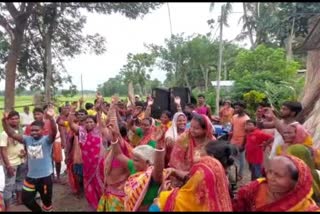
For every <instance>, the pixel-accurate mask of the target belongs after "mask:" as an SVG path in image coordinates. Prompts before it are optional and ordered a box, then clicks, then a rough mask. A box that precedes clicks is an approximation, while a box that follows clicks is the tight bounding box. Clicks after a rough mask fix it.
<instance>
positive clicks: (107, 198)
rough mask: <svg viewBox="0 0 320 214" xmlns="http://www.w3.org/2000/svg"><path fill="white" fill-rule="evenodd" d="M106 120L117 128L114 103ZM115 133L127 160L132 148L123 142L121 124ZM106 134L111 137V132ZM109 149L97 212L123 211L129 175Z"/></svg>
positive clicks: (125, 133) (123, 132)
mask: <svg viewBox="0 0 320 214" xmlns="http://www.w3.org/2000/svg"><path fill="white" fill-rule="evenodd" d="M108 118H110V124H111V125H113V126H114V127H118V122H117V118H116V111H115V105H114V103H111V106H110V110H109V113H108ZM116 131H117V132H118V133H120V139H119V146H120V150H121V152H122V154H123V155H124V156H125V157H127V158H131V157H132V147H131V145H130V144H129V143H128V142H127V141H126V140H125V137H126V136H127V129H126V127H125V126H124V125H123V124H120V126H119V127H118V130H116ZM108 134H109V135H111V132H109V133H108ZM109 139H110V140H111V139H112V136H109ZM111 148H112V147H111V145H109V147H108V149H107V154H106V157H105V162H104V184H105V190H104V193H103V195H102V197H101V199H100V201H99V205H98V209H97V211H100V212H108V211H111V212H114V211H124V197H125V193H124V184H125V182H126V181H127V179H128V177H129V175H130V174H129V170H128V168H127V166H126V165H124V164H122V163H121V161H120V160H119V159H117V157H115V156H114V152H113V151H112V150H111Z"/></svg>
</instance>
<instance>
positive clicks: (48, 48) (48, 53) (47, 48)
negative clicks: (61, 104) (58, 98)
mask: <svg viewBox="0 0 320 214" xmlns="http://www.w3.org/2000/svg"><path fill="white" fill-rule="evenodd" d="M44 40H45V41H44V42H45V52H46V54H45V56H46V70H47V73H46V76H45V101H46V103H49V102H50V101H51V84H52V52H51V35H50V33H49V32H48V33H47V34H46V35H45V39H44Z"/></svg>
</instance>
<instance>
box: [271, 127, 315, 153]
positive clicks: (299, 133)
mask: <svg viewBox="0 0 320 214" xmlns="http://www.w3.org/2000/svg"><path fill="white" fill-rule="evenodd" d="M282 137H283V141H284V143H283V144H281V145H278V146H277V148H276V154H277V155H279V154H285V153H286V151H287V148H288V147H289V146H290V145H293V144H302V145H305V146H307V147H309V148H311V146H312V138H311V137H310V135H309V134H308V133H307V131H306V130H305V129H304V128H303V127H302V125H301V124H299V123H292V124H290V125H288V126H287V127H286V128H285V129H284V131H283V133H282Z"/></svg>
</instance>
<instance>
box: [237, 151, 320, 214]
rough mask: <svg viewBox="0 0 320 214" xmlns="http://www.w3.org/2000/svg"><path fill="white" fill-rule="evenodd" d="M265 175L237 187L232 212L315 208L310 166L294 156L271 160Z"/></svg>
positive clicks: (313, 209) (282, 156)
mask: <svg viewBox="0 0 320 214" xmlns="http://www.w3.org/2000/svg"><path fill="white" fill-rule="evenodd" d="M266 174H267V176H266V178H260V179H257V180H255V181H252V182H250V183H249V184H247V185H246V186H244V187H242V188H240V189H239V191H238V193H237V196H236V198H235V199H234V200H233V209H234V211H242V212H243V211H247V212H250V211H256V212H259V211H260V212H261V211H278V212H286V211H316V210H319V207H318V206H317V205H316V203H315V202H314V200H313V199H312V197H311V196H312V193H313V190H312V174H311V173H310V169H309V167H308V166H307V165H306V164H305V163H304V162H303V161H302V160H300V159H298V158H296V157H293V156H285V155H281V156H276V157H274V158H273V159H271V160H270V164H269V166H268V168H267V171H266Z"/></svg>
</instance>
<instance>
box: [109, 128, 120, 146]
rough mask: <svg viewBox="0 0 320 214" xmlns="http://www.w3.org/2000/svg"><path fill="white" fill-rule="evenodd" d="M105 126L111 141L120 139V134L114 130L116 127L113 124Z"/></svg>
mask: <svg viewBox="0 0 320 214" xmlns="http://www.w3.org/2000/svg"><path fill="white" fill-rule="evenodd" d="M107 127H108V128H109V130H110V132H111V135H112V141H113V142H115V141H117V140H119V139H120V134H119V132H118V131H117V130H116V128H115V127H114V125H113V124H109V125H107Z"/></svg>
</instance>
